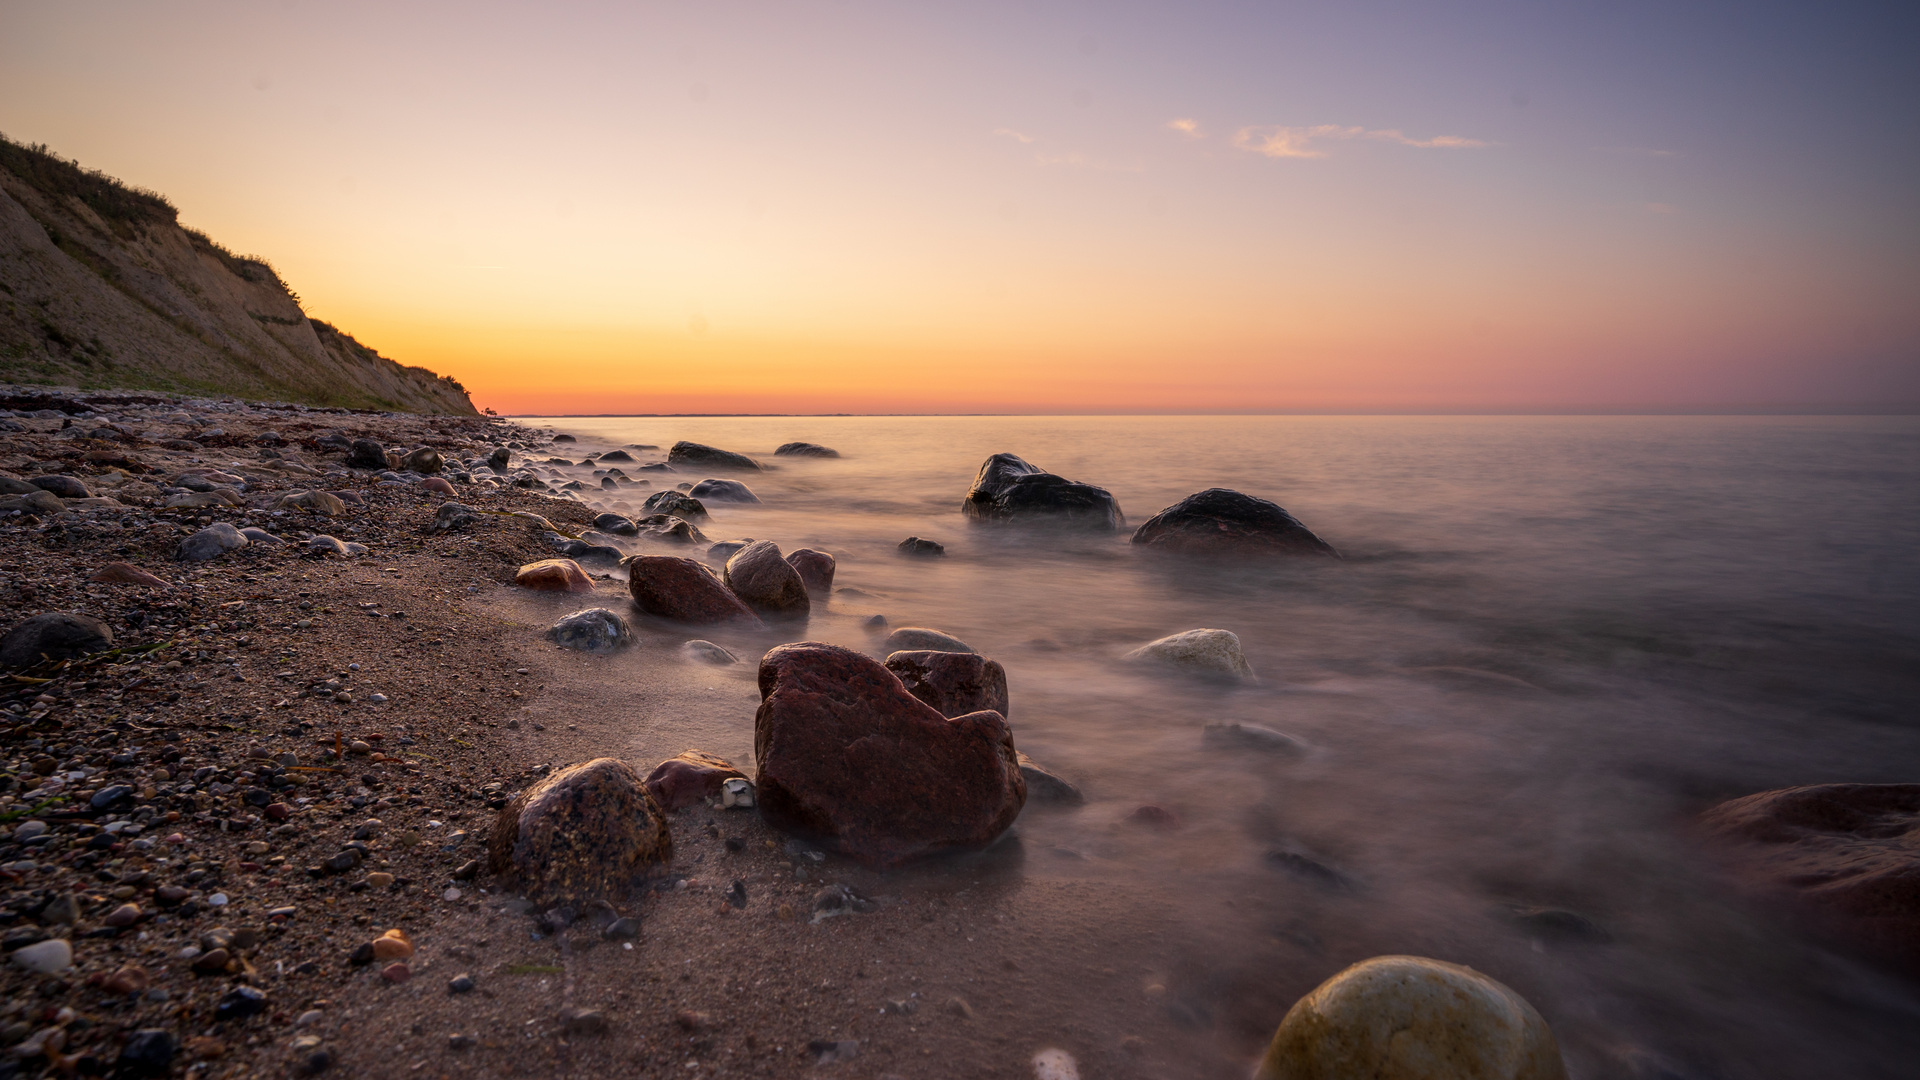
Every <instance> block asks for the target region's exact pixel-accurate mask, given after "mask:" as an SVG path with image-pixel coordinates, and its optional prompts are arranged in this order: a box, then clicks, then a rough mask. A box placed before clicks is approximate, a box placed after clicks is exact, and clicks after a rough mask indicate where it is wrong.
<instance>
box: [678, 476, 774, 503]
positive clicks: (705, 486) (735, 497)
mask: <svg viewBox="0 0 1920 1080" xmlns="http://www.w3.org/2000/svg"><path fill="white" fill-rule="evenodd" d="M687 494H689V495H691V496H693V497H694V498H696V499H704V500H706V501H707V502H731V503H757V502H759V501H760V499H759V497H758V496H756V495H754V493H753V489H752V488H750V487H748V486H747V485H745V484H743V483H741V482H740V481H738V480H702V481H700V482H699V483H697V484H695V485H693V489H692V490H691V491H688V492H687Z"/></svg>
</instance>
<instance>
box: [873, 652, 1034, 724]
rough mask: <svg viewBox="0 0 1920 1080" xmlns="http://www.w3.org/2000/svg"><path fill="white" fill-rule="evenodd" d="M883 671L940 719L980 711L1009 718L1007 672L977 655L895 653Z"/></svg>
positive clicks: (889, 657)
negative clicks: (937, 713) (934, 709)
mask: <svg viewBox="0 0 1920 1080" xmlns="http://www.w3.org/2000/svg"><path fill="white" fill-rule="evenodd" d="M887 670H888V671H891V672H893V673H894V675H895V676H896V677H898V678H899V680H900V682H901V684H902V685H904V686H905V687H906V688H907V692H908V693H910V694H912V695H913V696H914V697H917V698H919V699H920V700H921V701H924V702H926V703H927V704H929V705H931V706H933V707H934V708H936V709H938V710H940V715H941V716H961V715H964V714H966V713H970V712H979V711H980V710H982V709H988V710H991V711H993V712H997V713H999V714H1000V715H1001V716H1003V717H1005V716H1010V715H1012V714H1011V713H1009V712H1008V711H1007V669H1006V668H1003V667H1001V666H1000V663H999V661H997V660H989V659H987V658H986V657H984V656H981V655H980V654H979V653H957V652H924V651H923V652H897V653H893V654H892V655H890V656H888V657H887Z"/></svg>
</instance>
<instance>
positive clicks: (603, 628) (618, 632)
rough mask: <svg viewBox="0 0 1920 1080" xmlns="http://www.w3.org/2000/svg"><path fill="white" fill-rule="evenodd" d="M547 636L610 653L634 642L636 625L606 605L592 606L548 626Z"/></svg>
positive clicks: (574, 646)
mask: <svg viewBox="0 0 1920 1080" xmlns="http://www.w3.org/2000/svg"><path fill="white" fill-rule="evenodd" d="M547 640H548V641H551V642H553V643H554V644H556V645H561V646H564V647H565V648H569V649H579V650H581V651H583V652H593V653H610V652H613V651H615V650H616V649H620V648H623V647H624V646H627V645H631V644H633V628H632V627H630V626H628V625H627V620H625V619H623V618H621V617H620V616H618V615H616V614H614V613H613V612H611V611H608V610H607V609H606V608H603V607H597V608H588V609H586V610H585V611H576V612H574V613H573V614H571V615H569V616H567V617H566V618H564V619H561V620H560V621H559V622H557V623H554V624H553V625H552V626H550V627H548V628H547Z"/></svg>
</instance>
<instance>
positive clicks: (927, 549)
mask: <svg viewBox="0 0 1920 1080" xmlns="http://www.w3.org/2000/svg"><path fill="white" fill-rule="evenodd" d="M894 549H895V550H896V551H898V552H900V554H902V555H912V556H914V557H916V558H922V559H935V558H939V557H940V556H942V555H945V554H946V553H947V547H946V545H945V544H942V543H940V542H939V541H937V540H928V539H925V538H923V537H919V536H909V537H907V538H906V539H905V540H902V541H900V542H899V543H898V544H896V545H894Z"/></svg>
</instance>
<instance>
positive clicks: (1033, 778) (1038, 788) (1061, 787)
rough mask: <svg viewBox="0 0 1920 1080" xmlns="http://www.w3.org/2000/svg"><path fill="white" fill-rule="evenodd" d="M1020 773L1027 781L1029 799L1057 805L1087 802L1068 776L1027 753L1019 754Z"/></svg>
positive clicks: (1077, 804)
mask: <svg viewBox="0 0 1920 1080" xmlns="http://www.w3.org/2000/svg"><path fill="white" fill-rule="evenodd" d="M1017 758H1018V760H1019V762H1020V775H1021V777H1023V778H1024V779H1025V780H1026V781H1027V801H1028V802H1036V803H1051V804H1053V805H1056V806H1079V805H1080V804H1081V803H1083V802H1086V801H1087V799H1086V796H1085V795H1082V794H1081V793H1080V788H1079V787H1078V786H1077V785H1075V784H1074V783H1073V782H1072V781H1070V780H1068V779H1067V778H1066V777H1064V776H1061V775H1060V774H1059V773H1057V772H1054V771H1053V770H1052V769H1049V768H1047V767H1046V766H1044V765H1041V764H1039V763H1038V762H1036V761H1034V760H1033V759H1032V758H1030V757H1028V756H1027V755H1025V754H1020V755H1017Z"/></svg>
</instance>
